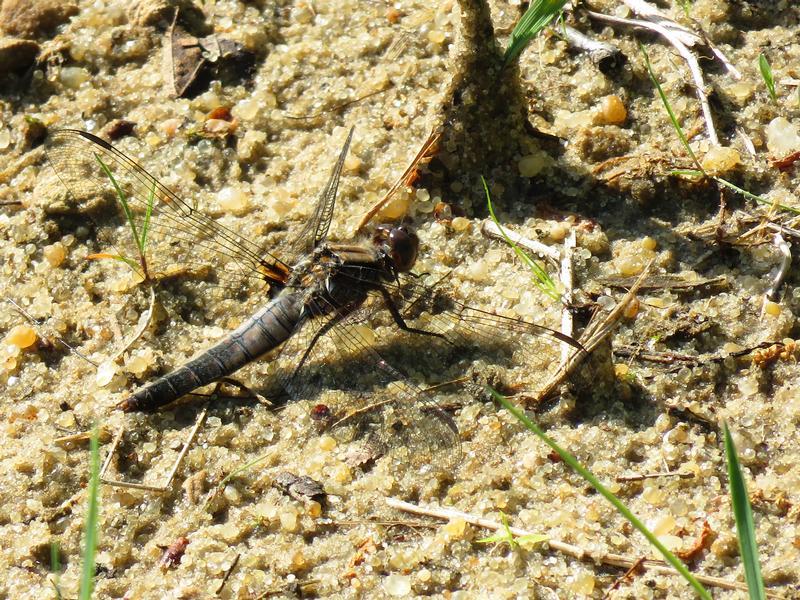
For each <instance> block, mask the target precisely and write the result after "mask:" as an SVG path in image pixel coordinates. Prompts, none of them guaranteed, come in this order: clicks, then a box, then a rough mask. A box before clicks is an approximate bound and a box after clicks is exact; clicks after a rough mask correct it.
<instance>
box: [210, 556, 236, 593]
mask: <svg viewBox="0 0 800 600" xmlns="http://www.w3.org/2000/svg"><path fill="white" fill-rule="evenodd" d="M241 556H242V555H241V554H237V555H236V558H234V559H233V562H232V563H231V566H230V568H229V569H228V570H227V571H225V576H224V577H223V578H222V582H221V583H220V584H219V587H218V588H217V589H216V591H215V592H214V595H215V596H219V595H220V593H221V592H222V590H223V589H224V588H225V584H226V583H228V578H229V577H230V576H231V573H233V570H234V569H235V568H236V565H238V564H239V558H240V557H241Z"/></svg>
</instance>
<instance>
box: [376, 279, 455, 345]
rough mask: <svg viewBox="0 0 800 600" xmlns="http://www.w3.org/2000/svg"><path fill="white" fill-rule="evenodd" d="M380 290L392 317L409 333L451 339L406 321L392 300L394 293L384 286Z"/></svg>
mask: <svg viewBox="0 0 800 600" xmlns="http://www.w3.org/2000/svg"><path fill="white" fill-rule="evenodd" d="M378 290H379V291H380V293H381V296H383V301H384V302H385V303H386V308H387V309H388V310H389V313H390V314H391V315H392V319H394V322H395V323H396V324H397V326H398V327H399V328H400V329H402V330H403V331H408V332H409V333H419V334H422V335H430V336H433V337H438V338H441V339H443V340H445V341H446V342H449V341H450V340H448V339H447V336H445V335H442V334H441V333H436V332H435V331H428V330H426V329H417V328H416V327H410V326H409V325H408V323H406V321H405V319H403V315H401V314H400V311H399V310H398V309H397V305H396V304H395V303H394V300H392V295H391V294H390V293H389V292H388V290H386V288H384V287H379V288H378Z"/></svg>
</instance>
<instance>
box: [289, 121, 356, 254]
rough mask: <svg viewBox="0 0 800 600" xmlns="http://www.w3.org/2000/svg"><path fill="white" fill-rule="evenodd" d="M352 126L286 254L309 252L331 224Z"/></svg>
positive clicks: (351, 134)
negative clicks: (308, 215)
mask: <svg viewBox="0 0 800 600" xmlns="http://www.w3.org/2000/svg"><path fill="white" fill-rule="evenodd" d="M353 129H354V128H353V127H351V128H350V133H348V135H347V139H346V140H345V142H344V144H343V145H342V149H341V151H340V152H339V158H338V160H337V161H336V163H335V164H334V165H333V169H331V174H330V177H329V178H328V182H327V183H326V184H325V187H324V188H322V192H321V193H320V195H319V199H318V200H317V206H316V207H315V209H314V214H313V215H312V217H311V218H310V219H309V220H308V222H307V223H306V225H305V227H304V228H303V230H302V231H301V232H300V235H298V236H297V237H296V238H295V239H296V240H297V241H296V242H294V243H293V244H291V245H290V246H289V248H288V252H287V255H288V256H291V257H294V258H299V257H300V256H303V255H304V254H308V253H310V252H311V251H312V250H313V249H314V248H316V247H317V246H318V245H319V244H320V242H322V241H323V240H324V239H325V238H326V237H327V235H328V229H329V228H330V226H331V219H332V218H333V211H334V209H335V208H336V194H337V192H338V190H339V178H340V177H341V175H342V168H343V167H344V161H345V159H346V158H347V151H348V149H349V148H350V142H351V141H352V140H353Z"/></svg>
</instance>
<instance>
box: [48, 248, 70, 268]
mask: <svg viewBox="0 0 800 600" xmlns="http://www.w3.org/2000/svg"><path fill="white" fill-rule="evenodd" d="M42 254H43V255H44V258H45V260H46V261H47V262H48V263H49V264H50V266H51V267H60V266H61V264H62V263H63V262H64V259H65V258H66V257H67V250H66V249H65V248H64V245H63V244H62V243H60V242H56V243H55V244H52V245H50V246H45V247H44V248H42Z"/></svg>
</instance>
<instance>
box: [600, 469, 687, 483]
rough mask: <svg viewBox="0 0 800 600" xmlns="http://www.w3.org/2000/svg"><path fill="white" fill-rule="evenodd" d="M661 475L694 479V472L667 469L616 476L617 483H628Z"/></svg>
mask: <svg viewBox="0 0 800 600" xmlns="http://www.w3.org/2000/svg"><path fill="white" fill-rule="evenodd" d="M659 477H677V478H678V479H693V478H694V473H687V472H684V471H666V472H664V473H638V474H636V475H619V476H617V477H615V478H614V481H616V482H617V483H628V482H631V481H644V480H645V479H656V478H659Z"/></svg>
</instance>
